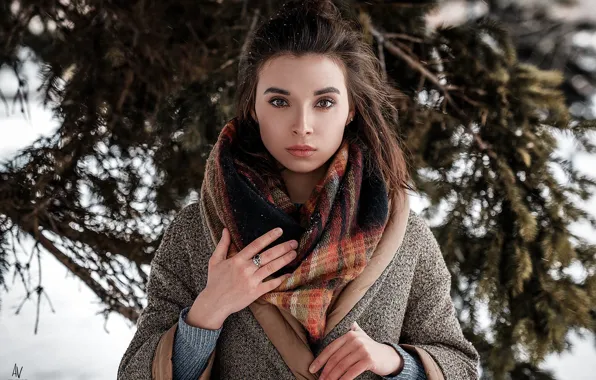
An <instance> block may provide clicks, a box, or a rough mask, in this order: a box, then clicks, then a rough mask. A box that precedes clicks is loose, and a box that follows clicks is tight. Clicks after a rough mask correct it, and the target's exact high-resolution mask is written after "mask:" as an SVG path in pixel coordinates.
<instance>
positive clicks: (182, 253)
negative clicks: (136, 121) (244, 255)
mask: <svg viewBox="0 0 596 380" xmlns="http://www.w3.org/2000/svg"><path fill="white" fill-rule="evenodd" d="M214 250H215V243H214V242H213V239H212V238H211V236H210V233H209V230H208V228H207V227H206V225H205V219H204V215H203V212H202V207H201V206H200V203H194V204H191V205H188V206H186V207H185V208H184V209H183V210H181V211H180V212H179V213H178V215H177V216H176V218H175V219H174V221H173V222H172V224H171V225H170V226H169V228H168V230H167V231H166V234H165V236H164V239H163V240H162V243H161V245H160V247H159V249H158V251H157V252H156V255H155V257H154V259H153V261H152V262H151V273H150V276H149V282H148V287H147V295H148V304H147V307H146V308H145V309H144V310H143V312H142V313H141V315H140V318H139V320H138V323H137V331H136V332H135V335H134V337H133V339H132V341H131V342H130V344H129V346H128V348H127V349H126V351H125V353H124V355H123V357H122V360H121V362H120V366H119V368H118V379H119V380H133V379H134V380H137V379H138V380H141V379H151V378H152V363H153V360H154V357H155V353H156V348H157V345H158V342H159V340H160V337H161V336H162V335H163V334H164V333H165V332H166V331H167V330H168V329H170V328H171V327H172V326H173V325H174V324H175V323H176V322H177V321H178V318H179V315H180V312H181V310H182V309H183V308H185V307H187V306H191V305H192V304H193V302H194V300H195V298H196V297H197V295H198V294H199V293H200V292H201V291H202V289H204V288H205V286H206V284H207V274H208V272H207V266H208V261H209V257H210V256H211V254H212V252H213V251H214ZM450 281H451V277H450V274H449V271H448V270H447V267H446V265H445V261H444V260H443V257H442V255H441V251H440V249H439V246H438V244H437V242H436V240H435V238H434V236H433V234H432V232H431V231H430V229H429V228H428V226H427V225H426V223H425V222H424V220H423V219H422V218H420V217H419V216H418V215H417V214H416V213H415V212H414V211H410V214H409V217H408V223H407V228H406V232H405V236H404V240H403V244H402V245H401V246H400V248H399V249H398V251H397V252H396V253H395V256H394V257H393V259H392V261H391V262H390V264H389V265H388V266H387V268H386V269H385V270H384V272H383V273H382V275H381V276H380V277H379V278H378V279H377V281H375V283H374V284H372V286H371V287H370V288H369V289H368V290H367V292H366V293H365V295H364V297H362V299H360V300H359V301H358V303H357V304H356V305H355V306H354V307H353V308H352V309H351V310H350V312H349V313H348V314H347V315H346V317H345V318H344V319H343V320H342V321H341V322H340V323H339V324H337V326H335V327H334V328H333V330H332V331H331V332H330V333H329V334H328V335H327V336H325V338H324V339H323V340H322V341H321V343H320V344H318V345H316V347H315V348H316V350H315V354H316V355H318V354H319V353H320V352H321V351H322V350H323V349H324V348H325V347H326V346H327V345H329V344H330V343H331V342H333V340H335V339H337V338H338V337H339V336H341V335H343V334H344V333H346V332H347V331H349V329H350V326H351V324H352V323H353V322H354V321H356V322H357V323H358V325H359V326H360V327H361V328H362V329H363V330H364V331H366V332H367V334H368V335H370V336H371V338H373V339H374V340H376V341H377V342H395V343H399V344H410V345H415V346H416V347H418V348H421V349H423V350H425V351H426V352H428V353H429V354H430V355H431V356H432V358H433V359H434V360H435V361H436V362H437V364H438V366H439V367H440V370H441V371H442V373H443V375H444V378H445V379H447V380H476V379H478V372H477V365H478V353H477V351H476V350H475V349H474V347H473V346H472V344H471V343H470V342H469V341H467V340H466V339H465V338H464V336H463V334H462V330H461V328H460V326H459V323H458V320H457V318H456V316H455V310H454V307H453V303H452V301H451V297H450V294H449V292H450ZM216 350H217V352H218V354H217V355H216V356H215V358H216V359H215V362H214V366H213V372H212V377H211V378H213V379H225V380H227V379H246V378H250V379H253V380H269V379H271V380H273V379H275V380H279V379H293V378H294V376H293V375H292V372H290V370H289V368H288V367H287V365H286V364H285V362H284V360H283V359H282V357H281V356H280V354H279V352H278V351H277V350H276V349H275V347H274V346H273V344H272V343H271V341H270V340H269V339H268V338H267V336H266V335H265V333H264V331H263V329H262V327H261V326H260V324H259V323H258V321H257V320H256V319H255V317H254V316H253V314H252V313H251V311H250V310H249V309H248V308H245V309H242V310H241V311H239V312H237V313H234V314H232V315H230V316H229V317H228V318H227V319H226V321H225V323H224V325H223V328H222V331H221V335H220V336H219V338H218V341H217V347H216ZM357 379H359V380H363V379H377V380H379V379H381V377H380V376H377V375H375V374H374V373H372V372H370V371H367V372H364V373H363V374H362V375H360V376H358V377H357Z"/></svg>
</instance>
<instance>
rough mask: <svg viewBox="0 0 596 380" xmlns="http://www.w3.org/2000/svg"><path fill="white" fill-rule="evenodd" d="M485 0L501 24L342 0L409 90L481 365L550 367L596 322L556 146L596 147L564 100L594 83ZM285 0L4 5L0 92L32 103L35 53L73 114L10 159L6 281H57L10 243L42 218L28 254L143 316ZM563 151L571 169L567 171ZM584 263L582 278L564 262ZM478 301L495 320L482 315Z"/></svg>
mask: <svg viewBox="0 0 596 380" xmlns="http://www.w3.org/2000/svg"><path fill="white" fill-rule="evenodd" d="M338 3H339V2H338ZM489 3H490V5H491V6H494V7H495V9H498V10H499V11H498V12H495V14H496V15H497V16H501V17H502V18H503V19H504V20H505V22H506V23H505V24H503V23H502V22H499V21H498V20H496V19H495V14H490V13H489V14H488V15H486V16H485V17H482V18H479V19H471V20H468V21H467V22H465V23H463V24H460V25H457V26H450V27H439V28H437V29H436V30H430V31H429V30H428V28H427V26H426V21H425V20H426V18H425V17H426V16H427V15H428V14H429V12H431V11H432V10H433V9H435V7H436V6H437V4H436V3H435V2H434V1H417V2H416V1H411V2H406V1H393V2H385V1H375V2H371V1H367V2H364V1H348V0H346V1H343V2H341V5H342V9H343V11H344V12H345V13H346V15H347V16H349V17H354V18H356V19H358V20H359V21H360V23H361V25H362V28H363V32H364V33H365V37H366V38H367V40H368V41H369V42H370V44H371V45H373V46H374V47H375V49H376V51H377V54H378V58H379V60H380V61H381V62H382V66H383V68H384V75H385V77H386V78H387V81H388V83H389V85H391V86H394V87H395V88H397V89H398V90H399V91H401V92H402V93H403V95H404V96H403V97H402V98H401V99H400V103H399V104H398V106H399V114H398V118H399V125H400V127H399V131H398V132H399V133H400V135H401V137H402V139H403V140H404V141H405V142H406V144H407V149H408V151H410V152H412V154H411V157H410V160H411V165H412V166H413V167H415V168H416V172H415V173H413V174H414V179H415V184H416V186H417V187H418V188H419V189H420V191H421V193H422V194H424V195H425V196H427V197H428V199H429V201H430V206H429V207H428V208H427V209H425V210H424V212H423V215H424V216H425V217H427V218H431V217H433V216H434V215H435V214H436V213H437V212H438V211H439V210H446V211H444V212H445V216H444V218H443V222H442V224H440V225H438V226H434V227H433V232H434V234H435V236H436V237H437V240H438V242H439V244H440V246H441V249H442V252H443V253H444V257H445V260H446V262H447V265H448V267H449V269H450V271H451V273H452V278H453V281H452V295H453V298H454V301H455V304H456V306H457V310H458V315H459V319H460V322H461V324H462V327H463V329H464V332H465V334H466V337H467V338H468V339H470V340H471V341H472V342H473V343H474V345H475V346H476V348H477V349H478V350H479V351H480V353H481V360H482V363H481V364H482V369H483V377H484V378H486V379H508V378H513V379H551V378H553V377H552V375H551V374H549V373H546V372H542V371H541V370H540V369H539V364H540V363H541V362H542V361H543V360H544V357H545V356H546V355H547V354H549V353H551V352H561V351H564V350H566V349H568V348H569V347H568V345H569V343H568V340H567V335H568V333H569V332H571V331H591V332H594V331H595V330H596V278H595V274H594V271H595V269H596V247H595V246H594V245H590V244H588V243H587V242H586V241H585V240H583V239H582V238H581V237H578V236H575V235H574V234H573V233H571V232H570V225H571V224H572V223H575V222H581V221H584V222H588V223H590V224H591V225H592V226H593V227H594V228H596V220H595V219H594V217H593V216H591V215H590V214H589V213H588V212H586V210H585V209H584V208H582V202H583V201H585V200H587V199H588V198H589V197H591V196H592V195H593V194H594V188H595V185H596V182H595V179H594V178H592V177H588V176H585V175H582V174H580V173H579V172H578V171H577V170H576V169H575V168H574V167H573V166H572V163H571V162H569V161H566V160H564V159H562V158H560V157H557V156H556V155H555V154H554V151H555V148H556V139H555V137H554V136H555V133H558V132H563V133H566V134H572V135H573V136H575V138H576V139H577V140H578V142H579V143H580V146H581V147H582V149H584V150H585V151H587V152H589V153H594V152H595V147H594V145H593V144H592V143H591V142H590V140H589V133H590V132H593V131H594V129H595V128H596V124H595V123H594V122H593V121H587V120H581V119H584V118H585V117H579V116H577V115H573V114H571V113H570V112H569V108H568V107H569V106H570V105H571V102H570V99H572V100H573V101H578V100H585V99H586V98H587V97H588V96H590V95H591V94H590V93H585V94H580V93H576V94H575V95H574V94H573V91H574V89H575V88H574V87H572V86H569V85H566V84H569V83H571V82H572V79H573V76H571V74H570V72H566V73H561V72H558V71H548V70H542V69H544V67H542V69H541V68H538V67H536V66H534V65H531V64H528V63H527V61H528V60H529V59H530V58H532V56H530V57H528V55H527V53H526V50H524V46H525V45H524V44H523V43H521V42H520V41H521V39H519V35H518V37H512V36H511V34H510V33H508V31H511V29H512V28H514V26H513V23H511V22H510V19H509V18H507V17H506V15H509V16H510V15H511V14H512V12H513V13H515V12H514V11H511V9H515V8H508V7H497V5H498V4H497V3H499V2H498V1H491V2H489ZM499 4H500V3H499ZM278 6H279V4H278V3H277V2H273V1H266V0H255V1H251V2H247V1H242V0H229V1H215V0H213V1H207V0H205V1H181V0H179V1H173V0H171V1H155V2H153V1H128V2H100V1H95V0H88V1H85V2H83V1H79V0H75V1H70V2H41V3H40V2H37V1H25V0H21V1H13V2H4V3H3V4H2V5H0V41H2V45H0V68H3V69H5V70H6V69H9V70H11V71H12V72H13V73H14V75H15V76H16V77H17V78H18V79H19V89H18V92H17V93H16V94H14V95H13V94H6V93H4V92H1V93H0V99H1V100H2V101H3V102H4V103H5V106H6V108H7V110H8V109H9V108H10V107H9V106H13V105H20V106H21V107H22V111H23V112H24V114H25V117H26V115H27V113H26V109H27V107H28V103H29V102H30V100H31V99H30V98H29V94H30V92H31V91H33V90H36V89H30V88H28V85H27V82H26V80H25V79H24V77H23V75H22V64H23V62H24V61H25V60H28V59H29V60H34V61H35V62H38V63H39V64H40V65H41V67H42V75H43V78H44V81H43V83H44V84H43V86H42V88H41V89H40V90H41V91H42V92H43V94H44V96H45V101H46V105H47V106H48V107H51V109H52V110H53V112H54V114H55V115H56V117H58V118H59V120H60V123H61V124H60V128H59V129H58V131H57V132H56V134H55V135H53V136H51V137H47V138H41V139H39V140H38V141H36V142H35V143H34V144H32V145H31V146H30V147H28V148H26V149H24V150H23V151H22V152H20V153H19V154H18V155H17V156H16V157H14V158H13V159H11V160H10V161H7V162H5V163H4V164H3V166H2V167H0V179H1V181H0V284H3V285H4V286H5V287H6V276H7V274H8V272H9V271H10V272H12V273H13V274H14V275H15V276H17V277H18V278H20V279H21V280H22V281H23V283H24V284H25V285H26V286H27V289H32V290H31V293H36V295H37V297H41V296H47V294H46V293H45V290H44V288H43V284H41V283H38V284H34V285H32V284H31V283H29V282H28V280H27V276H26V272H27V271H28V270H30V268H31V265H32V264H31V260H30V261H29V262H27V263H22V262H18V261H17V262H10V260H9V257H10V253H12V252H13V251H14V246H13V242H14V241H15V239H16V238H21V237H22V236H28V237H30V238H33V239H34V240H35V242H36V246H35V248H34V252H33V253H34V254H32V255H31V258H32V259H33V258H34V257H37V255H40V254H51V255H53V256H54V257H55V258H57V259H58V260H59V261H60V262H61V263H62V264H63V265H65V266H66V267H67V268H68V269H69V270H70V271H71V272H72V273H73V274H74V275H76V276H77V277H78V278H80V279H81V280H82V281H83V282H84V283H85V284H86V285H87V286H88V287H89V288H90V289H91V290H92V291H93V292H94V293H95V294H96V295H97V296H98V298H99V299H100V300H101V301H102V304H103V306H104V309H103V310H102V313H104V315H105V316H106V318H107V316H108V315H109V314H110V313H112V312H116V313H119V314H121V315H123V316H125V317H126V318H128V319H129V320H130V321H131V322H136V320H137V318H138V315H139V312H140V310H142V308H143V306H144V296H145V294H144V290H145V285H146V282H147V271H148V265H149V264H150V262H151V258H152V256H153V253H154V252H155V250H156V248H157V247H158V245H159V243H160V240H161V237H162V234H163V231H164V229H165V228H167V226H168V223H169V222H170V221H171V219H172V217H173V215H174V214H175V212H176V211H177V210H179V209H180V208H181V207H182V206H183V205H184V204H186V203H187V202H188V201H189V200H190V199H193V198H195V197H196V192H197V190H198V189H199V187H200V184H201V182H202V178H203V170H204V165H205V159H206V157H207V154H208V153H209V151H210V149H211V146H212V145H211V144H213V143H214V141H215V139H216V137H217V135H218V133H219V129H220V128H221V127H222V126H223V123H224V122H225V120H227V119H229V118H230V117H232V116H233V115H232V112H233V108H232V107H233V98H234V90H235V81H236V69H237V63H238V58H239V56H240V52H241V51H242V49H243V48H244V44H245V41H246V36H247V35H248V34H249V33H250V31H251V30H252V29H254V27H255V25H256V24H257V23H258V22H259V21H261V20H263V19H265V18H267V17H269V16H270V15H272V14H274V13H275V12H276V11H277V7H278ZM512 7H513V6H512ZM538 19H540V17H538ZM508 20H509V21H508ZM540 20H542V21H543V20H544V19H540ZM31 25H34V26H35V25H37V26H41V27H40V28H33V29H31V28H30V26H31ZM581 28H587V26H586V25H584V24H582V25H581ZM591 28H592V29H591V30H594V29H596V25H591ZM516 38H517V39H516ZM524 41H526V40H524ZM516 42H517V43H519V44H518V45H516ZM24 53H25V54H28V55H27V56H24ZM581 74H582V75H584V76H585V77H586V78H590V75H593V73H589V72H583V73H581ZM0 90H2V88H1V86H0ZM566 94H567V95H568V96H566ZM582 96H583V98H582ZM582 115H584V116H585V115H586V114H585V113H582ZM555 167H556V168H558V169H559V170H562V171H563V172H564V173H565V174H566V176H567V177H568V179H569V182H568V183H565V184H562V183H560V182H558V181H557V179H556V178H555V175H554V173H553V171H554V169H553V168H555ZM571 265H576V266H577V265H579V266H580V267H581V268H582V269H583V271H584V272H585V276H584V278H582V279H581V280H577V279H575V278H573V277H572V276H570V275H569V274H568V269H569V267H570V266H571ZM483 308H487V309H488V313H489V316H490V320H491V326H490V327H489V328H484V329H483V328H481V326H480V315H481V312H482V309H483Z"/></svg>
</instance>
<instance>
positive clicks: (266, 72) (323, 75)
mask: <svg viewBox="0 0 596 380" xmlns="http://www.w3.org/2000/svg"><path fill="white" fill-rule="evenodd" d="M269 86H277V87H281V88H284V89H286V90H289V91H290V92H291V91H292V89H294V90H295V91H299V90H301V89H304V90H308V91H311V95H312V91H314V90H318V89H320V88H323V87H326V86H335V87H337V88H338V89H339V90H340V92H341V94H342V96H343V95H344V94H345V93H346V91H345V88H346V87H345V75H344V71H343V68H342V66H341V64H340V63H338V61H337V60H334V59H332V58H329V57H327V56H324V55H321V54H308V55H304V56H301V57H296V56H291V55H282V56H279V57H275V58H272V59H270V60H269V61H267V62H266V63H265V64H264V65H263V67H262V68H261V70H260V72H259V81H258V85H257V87H258V88H262V87H269ZM340 87H341V88H340ZM342 88H343V89H344V91H342ZM292 94H293V93H292Z"/></svg>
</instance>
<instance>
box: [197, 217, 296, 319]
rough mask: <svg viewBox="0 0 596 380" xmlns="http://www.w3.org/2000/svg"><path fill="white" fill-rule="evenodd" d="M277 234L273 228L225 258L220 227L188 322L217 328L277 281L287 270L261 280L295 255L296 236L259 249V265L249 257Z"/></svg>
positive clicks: (226, 246) (226, 237) (226, 234)
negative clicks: (203, 284)
mask: <svg viewBox="0 0 596 380" xmlns="http://www.w3.org/2000/svg"><path fill="white" fill-rule="evenodd" d="M281 235H282V232H281V229H273V230H271V231H269V232H267V233H266V234H264V235H262V236H260V237H258V238H256V239H255V240H253V241H252V242H251V243H250V244H249V245H247V246H246V247H245V248H244V249H242V250H241V251H240V252H238V253H237V254H236V255H235V256H234V257H231V258H229V259H227V258H226V257H227V254H228V250H229V246H230V233H229V231H228V230H227V228H224V230H223V233H222V236H221V239H220V240H219V243H218V244H217V247H216V248H215V252H213V255H212V256H211V257H210V258H209V268H208V274H207V285H206V286H205V289H203V291H202V292H201V293H200V294H199V295H198V297H197V299H196V300H195V302H194V303H193V306H192V308H191V309H190V311H189V312H188V315H187V319H186V321H187V322H188V323H190V324H191V325H195V326H199V327H203V328H209V329H218V328H220V327H221V325H223V322H224V320H225V319H226V318H227V317H228V316H229V315H230V314H232V313H235V312H237V311H240V310H242V309H243V308H245V307H246V306H248V305H250V304H251V303H252V302H254V301H255V300H256V299H258V298H259V297H261V296H262V295H263V294H265V293H269V292H270V291H272V290H274V289H276V288H277V287H278V286H279V285H281V283H282V282H283V281H284V280H285V279H286V278H288V277H289V276H290V275H291V274H286V275H284V276H280V277H278V278H274V279H272V280H268V281H265V282H263V280H264V279H265V278H267V277H269V276H270V275H271V274H273V273H275V272H277V271H278V270H279V269H281V268H282V267H284V266H285V265H287V264H289V263H290V262H291V261H292V260H294V258H296V251H295V249H296V248H297V247H298V242H297V241H296V240H290V241H287V242H283V243H280V244H278V245H276V246H273V247H272V248H269V249H268V250H266V251H264V252H263V253H261V266H260V267H257V266H256V265H255V264H254V263H253V261H252V258H253V257H254V256H255V255H256V254H257V253H260V252H261V251H262V250H263V249H264V248H265V247H267V246H268V245H269V244H271V243H272V242H274V241H275V240H277V239H278V238H279V237H280V236H281Z"/></svg>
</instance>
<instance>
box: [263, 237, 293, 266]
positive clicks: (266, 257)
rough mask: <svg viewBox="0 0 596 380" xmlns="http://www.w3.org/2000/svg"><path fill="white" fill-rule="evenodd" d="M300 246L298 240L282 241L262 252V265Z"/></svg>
mask: <svg viewBox="0 0 596 380" xmlns="http://www.w3.org/2000/svg"><path fill="white" fill-rule="evenodd" d="M296 248H298V242H297V241H296V240H290V241H286V242H283V243H280V244H278V245H276V246H274V247H273V248H269V249H268V250H266V251H265V252H262V253H261V263H262V265H265V264H267V263H268V262H270V261H273V260H274V259H276V258H278V257H281V256H282V255H284V254H286V253H289V252H290V251H291V250H293V249H296Z"/></svg>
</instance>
